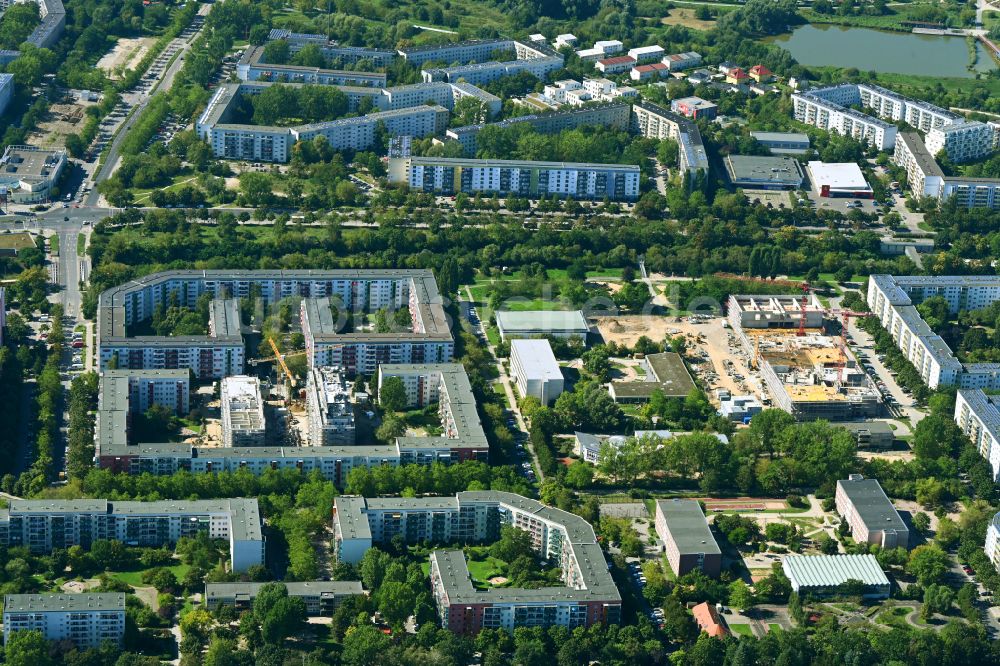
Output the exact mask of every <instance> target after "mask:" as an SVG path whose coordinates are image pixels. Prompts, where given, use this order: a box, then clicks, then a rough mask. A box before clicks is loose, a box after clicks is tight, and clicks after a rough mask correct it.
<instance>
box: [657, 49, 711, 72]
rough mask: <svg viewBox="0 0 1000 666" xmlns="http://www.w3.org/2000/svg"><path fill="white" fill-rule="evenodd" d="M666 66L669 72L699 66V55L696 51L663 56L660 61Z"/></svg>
mask: <svg viewBox="0 0 1000 666" xmlns="http://www.w3.org/2000/svg"><path fill="white" fill-rule="evenodd" d="M660 62H662V63H663V64H664V65H666V66H667V69H669V70H670V71H671V72H680V71H682V70H685V69H691V68H692V67H698V66H700V65H701V54H700V53H698V52H696V51H685V52H684V53H671V54H670V55H667V56H663V59H662V60H661V61H660Z"/></svg>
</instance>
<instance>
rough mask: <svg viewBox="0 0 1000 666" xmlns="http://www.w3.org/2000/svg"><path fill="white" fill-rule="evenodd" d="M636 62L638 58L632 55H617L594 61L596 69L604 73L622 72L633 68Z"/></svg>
mask: <svg viewBox="0 0 1000 666" xmlns="http://www.w3.org/2000/svg"><path fill="white" fill-rule="evenodd" d="M635 64H636V60H635V58H633V57H631V56H615V57H613V58H604V59H603V60H598V61H597V62H596V63H594V69H596V70H597V71H599V72H600V73H602V74H621V73H623V72H627V71H628V70H630V69H632V67H633V66H634V65H635Z"/></svg>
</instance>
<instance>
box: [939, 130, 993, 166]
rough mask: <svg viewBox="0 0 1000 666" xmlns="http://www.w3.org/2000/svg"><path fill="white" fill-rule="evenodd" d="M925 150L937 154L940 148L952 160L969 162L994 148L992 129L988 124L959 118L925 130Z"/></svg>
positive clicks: (983, 155) (984, 155)
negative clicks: (927, 130) (959, 119)
mask: <svg viewBox="0 0 1000 666" xmlns="http://www.w3.org/2000/svg"><path fill="white" fill-rule="evenodd" d="M927 150H928V151H929V152H930V154H931V155H937V154H939V153H940V152H941V151H942V150H943V151H944V153H945V155H947V156H948V159H949V160H951V161H952V162H956V163H959V162H969V161H972V160H977V159H980V158H982V157H986V156H987V155H989V154H991V153H992V152H993V150H994V131H993V128H992V127H991V126H990V125H987V124H986V123H980V122H977V121H972V120H961V121H957V122H953V123H949V124H947V125H942V126H940V127H934V128H933V129H931V130H930V131H929V132H927Z"/></svg>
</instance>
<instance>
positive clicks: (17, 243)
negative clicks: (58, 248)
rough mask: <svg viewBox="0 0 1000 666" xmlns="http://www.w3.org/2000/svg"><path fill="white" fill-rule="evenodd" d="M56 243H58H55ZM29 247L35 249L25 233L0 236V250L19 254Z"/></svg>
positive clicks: (19, 232) (29, 235)
mask: <svg viewBox="0 0 1000 666" xmlns="http://www.w3.org/2000/svg"><path fill="white" fill-rule="evenodd" d="M56 242H57V243H58V241H56ZM29 247H35V241H34V239H32V237H31V234H29V233H28V232H27V231H15V232H12V233H3V234H0V250H13V251H14V252H20V251H21V250H27V249H28V248H29Z"/></svg>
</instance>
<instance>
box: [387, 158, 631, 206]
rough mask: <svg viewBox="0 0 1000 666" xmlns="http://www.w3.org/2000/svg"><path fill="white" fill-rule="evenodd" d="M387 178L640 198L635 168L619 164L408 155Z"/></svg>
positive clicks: (528, 193) (527, 193)
mask: <svg viewBox="0 0 1000 666" xmlns="http://www.w3.org/2000/svg"><path fill="white" fill-rule="evenodd" d="M389 182H392V183H406V184H407V185H409V186H410V188H411V189H413V190H416V191H419V192H440V193H442V194H455V193H458V192H464V193H466V194H476V193H480V192H481V193H486V194H490V193H497V194H498V195H500V196H518V197H527V198H537V197H539V196H551V195H556V196H559V197H573V198H575V199H578V200H579V199H590V200H594V199H603V198H605V197H607V198H609V199H611V200H613V201H630V200H632V199H635V198H637V197H638V196H639V167H638V166H633V165H618V164H579V163H571V162H526V161H518V160H477V159H466V158H449V157H408V158H398V159H391V160H389Z"/></svg>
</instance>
